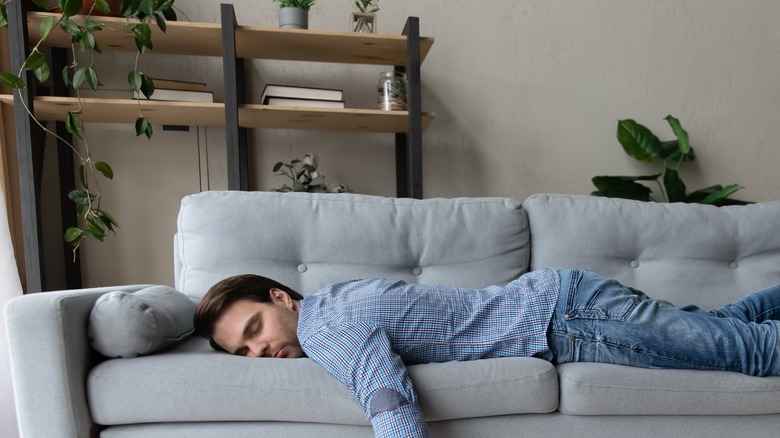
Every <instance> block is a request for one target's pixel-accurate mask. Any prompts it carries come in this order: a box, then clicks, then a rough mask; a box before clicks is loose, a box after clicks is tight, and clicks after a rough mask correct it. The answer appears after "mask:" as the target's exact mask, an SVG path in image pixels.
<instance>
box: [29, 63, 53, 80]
mask: <svg viewBox="0 0 780 438" xmlns="http://www.w3.org/2000/svg"><path fill="white" fill-rule="evenodd" d="M33 73H34V74H35V77H36V78H37V79H38V82H46V80H47V79H49V75H50V74H51V71H50V70H49V64H46V63H45V62H44V63H43V65H42V66H40V67H39V68H36V69H35V70H33Z"/></svg>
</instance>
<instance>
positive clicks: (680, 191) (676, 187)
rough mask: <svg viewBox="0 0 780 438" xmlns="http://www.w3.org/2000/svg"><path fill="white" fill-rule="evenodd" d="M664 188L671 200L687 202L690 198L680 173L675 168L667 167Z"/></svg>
mask: <svg viewBox="0 0 780 438" xmlns="http://www.w3.org/2000/svg"><path fill="white" fill-rule="evenodd" d="M664 189H665V190H666V196H667V197H668V198H669V202H686V201H687V199H688V190H687V189H686V187H685V183H683V181H682V179H680V175H679V174H678V173H677V171H676V170H675V169H671V168H668V167H667V168H666V172H664Z"/></svg>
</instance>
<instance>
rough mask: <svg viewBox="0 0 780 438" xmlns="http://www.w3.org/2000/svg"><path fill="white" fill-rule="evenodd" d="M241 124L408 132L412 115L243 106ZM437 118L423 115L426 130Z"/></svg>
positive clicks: (429, 114) (401, 112) (363, 110)
mask: <svg viewBox="0 0 780 438" xmlns="http://www.w3.org/2000/svg"><path fill="white" fill-rule="evenodd" d="M238 115H239V124H240V125H241V126H243V127H247V128H282V129H315V130H323V131H361V132H389V133H395V132H407V131H408V130H409V122H408V120H409V117H408V116H409V113H408V112H406V111H381V110H369V109H352V108H346V109H338V110H330V109H321V108H292V107H274V106H268V105H244V106H242V107H241V108H239V110H238ZM434 117H436V114H434V113H423V115H422V125H423V130H425V128H427V127H428V125H430V123H431V122H432V121H433V119H434Z"/></svg>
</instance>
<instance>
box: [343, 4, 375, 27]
mask: <svg viewBox="0 0 780 438" xmlns="http://www.w3.org/2000/svg"><path fill="white" fill-rule="evenodd" d="M378 2H379V0H355V6H356V7H357V8H358V12H353V13H352V16H351V17H350V20H349V23H350V28H351V29H352V31H353V32H365V33H376V13H377V12H379V6H377V3H378Z"/></svg>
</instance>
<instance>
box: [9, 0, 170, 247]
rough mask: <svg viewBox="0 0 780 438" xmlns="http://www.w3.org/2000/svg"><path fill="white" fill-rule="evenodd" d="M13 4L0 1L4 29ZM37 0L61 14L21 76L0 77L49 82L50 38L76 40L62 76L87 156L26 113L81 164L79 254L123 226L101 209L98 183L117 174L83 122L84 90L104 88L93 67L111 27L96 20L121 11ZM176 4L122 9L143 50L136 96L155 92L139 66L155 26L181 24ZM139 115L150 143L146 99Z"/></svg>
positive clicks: (50, 21)
mask: <svg viewBox="0 0 780 438" xmlns="http://www.w3.org/2000/svg"><path fill="white" fill-rule="evenodd" d="M10 1H12V0H7V1H3V0H0V27H4V26H7V25H8V18H7V8H6V5H7V4H9V3H10ZM16 1H24V0H16ZM31 1H32V3H34V4H35V6H37V7H38V8H39V9H41V10H44V11H48V10H56V11H57V13H56V14H55V15H48V16H46V17H45V18H44V19H43V20H42V21H41V24H40V26H39V29H38V31H39V35H40V38H39V39H38V41H37V42H36V43H35V44H34V45H33V48H32V49H31V50H30V54H29V55H28V57H27V59H25V61H24V63H23V65H22V67H21V69H20V70H19V71H18V72H16V74H14V73H8V72H2V73H0V82H2V83H3V84H5V85H7V86H9V87H11V88H13V89H15V90H20V89H22V88H24V87H25V86H27V84H25V81H24V80H23V79H22V78H23V76H24V75H25V72H32V73H33V75H34V76H35V78H36V79H37V80H38V82H41V83H42V82H45V81H46V80H48V79H49V76H50V74H51V68H50V66H49V63H48V61H47V60H46V57H45V56H44V54H43V53H42V52H41V48H42V47H43V45H44V43H45V41H46V39H47V37H48V36H49V34H50V33H51V32H52V31H53V30H54V29H56V28H58V27H59V28H60V29H61V30H62V31H63V32H66V33H67V34H68V35H69V36H70V40H71V51H72V53H73V55H72V59H73V62H72V63H71V64H69V65H67V66H65V67H64V68H63V69H62V72H61V74H62V79H63V81H64V83H65V84H66V86H68V87H70V88H72V89H73V90H74V93H75V95H76V98H77V99H78V103H79V109H78V110H77V111H69V112H68V113H67V114H66V116H65V127H66V129H67V131H68V133H70V134H71V135H73V136H76V137H78V138H79V139H81V140H82V145H83V148H84V149H83V152H81V151H80V150H79V148H77V147H76V146H74V145H73V144H72V143H70V142H68V141H66V140H65V139H63V138H61V137H59V136H58V135H57V134H56V133H54V132H52V131H51V130H49V129H48V128H46V127H45V126H44V125H43V124H42V123H41V122H40V121H39V120H38V119H37V118H35V115H34V114H32V112H31V111H30V110H29V108H27V107H26V105H25V110H27V113H28V114H29V115H30V117H31V118H32V119H33V121H34V122H35V123H36V124H37V125H38V126H39V127H40V128H41V129H43V130H44V131H45V132H46V133H47V134H49V135H52V136H54V137H56V138H57V139H58V140H60V141H61V142H63V143H64V144H66V145H67V146H68V147H69V148H70V149H71V150H72V151H73V153H74V155H75V156H76V157H77V158H78V160H79V162H80V165H79V171H78V176H79V183H80V184H81V187H80V188H78V189H76V190H73V191H71V192H70V193H69V194H68V198H69V199H70V200H71V201H73V202H74V203H75V204H76V207H77V215H78V218H79V223H80V224H79V226H78V227H71V228H68V229H67V230H65V234H64V239H65V241H66V242H68V243H69V244H70V245H71V246H73V251H74V255H75V251H76V250H77V249H78V247H79V245H81V243H82V241H83V240H84V239H85V238H87V237H92V238H95V239H97V240H99V241H101V242H102V241H103V239H104V237H105V235H106V233H107V232H109V231H110V232H112V233H115V228H117V227H118V226H119V225H118V223H117V221H116V220H115V219H114V218H113V217H112V216H111V214H109V213H108V212H107V211H105V210H104V209H102V208H101V200H102V196H101V192H100V184H99V180H98V178H99V177H103V178H107V179H109V180H110V179H113V177H114V171H113V169H112V168H111V166H110V165H109V164H108V163H106V162H104V161H98V160H95V159H94V158H93V157H92V154H91V152H90V149H89V141H88V138H87V136H86V134H85V130H84V124H83V122H82V118H81V116H82V111H81V95H80V89H81V88H82V87H83V86H85V85H86V86H88V87H89V88H90V89H92V90H95V91H96V90H97V89H98V87H100V86H101V85H102V84H101V83H100V81H99V78H98V74H97V72H96V71H95V70H94V69H93V68H92V64H93V60H94V55H95V53H101V49H100V46H99V45H98V43H97V39H96V38H95V33H97V32H100V31H102V30H103V29H104V28H105V27H106V25H105V24H103V23H99V22H97V21H95V20H93V19H92V15H93V14H97V13H98V11H99V12H100V13H102V14H105V15H110V14H112V13H114V14H115V13H116V12H117V11H112V10H111V8H110V7H109V4H108V2H107V1H106V0H95V1H94V2H91V3H92V5H91V6H89V7H87V8H86V13H84V12H85V9H84V8H85V4H84V2H82V1H81V0H58V1H57V2H56V4H57V6H56V9H53V8H52V5H51V4H49V2H46V1H45V0H31ZM173 3H174V0H122V1H121V5H120V6H119V11H118V12H119V15H121V16H123V17H125V18H126V19H127V24H126V25H125V26H124V28H123V29H121V31H124V32H127V33H130V34H132V35H133V38H134V41H135V45H136V48H137V52H136V56H135V61H134V64H133V68H132V70H131V71H130V73H129V74H128V83H129V85H130V89H131V90H132V91H133V93H134V94H135V95H136V97H140V95H143V96H144V97H145V98H147V99H149V98H150V97H151V96H152V94H153V93H154V85H153V83H152V80H151V78H150V77H149V76H147V75H146V74H144V73H143V72H142V71H140V70H139V68H138V62H139V59H140V56H141V55H142V54H143V53H145V52H146V51H147V50H152V49H153V43H152V28H151V26H152V25H153V24H154V25H156V26H157V27H158V28H159V29H160V30H161V31H162V32H165V31H166V28H167V25H166V20H176V13H175V12H174V10H173ZM79 15H81V16H82V19H79V20H76V19H75V17H76V16H79ZM114 30H117V29H114ZM77 51H80V52H81V53H82V54H85V55H87V56H88V61H87V62H86V63H85V65H82V64H81V63H80V62H79V61H78V57H77V56H76V55H77ZM17 93H18V92H17ZM16 97H17V98H19V100H20V101H21V102H22V103H23V104H24V100H23V99H21V96H20V95H19V94H16ZM138 113H139V114H138V118H137V119H136V122H135V131H136V135H145V136H146V137H147V138H151V137H152V134H153V128H152V124H151V123H149V120H148V119H147V118H146V117H145V116H144V114H143V109H142V107H141V102H140V99H139V102H138Z"/></svg>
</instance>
